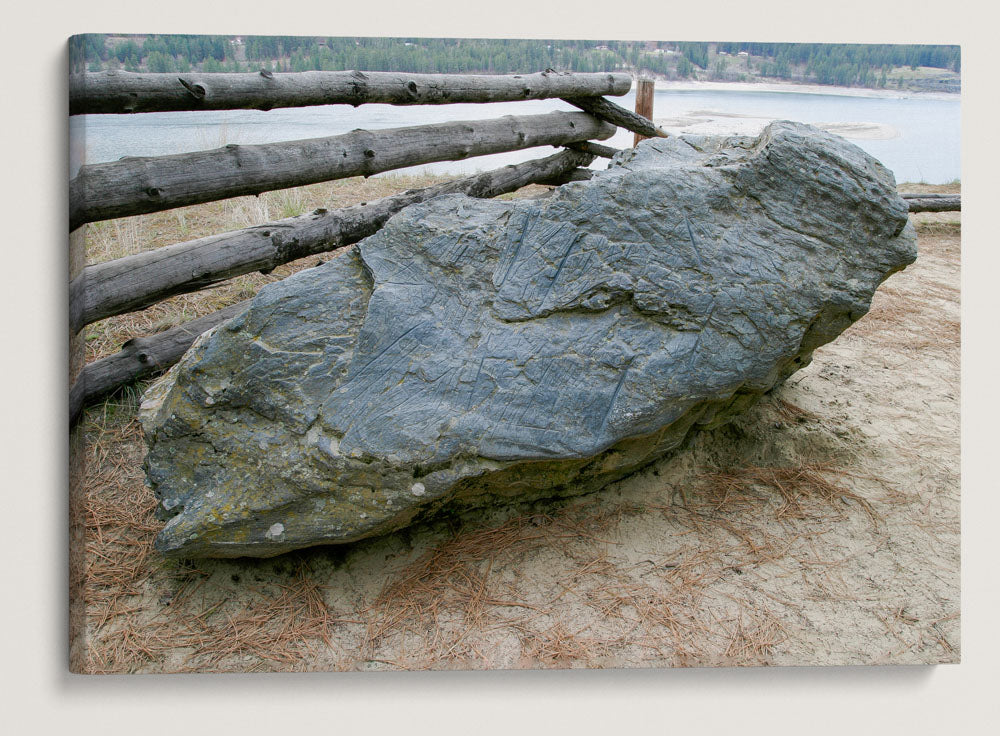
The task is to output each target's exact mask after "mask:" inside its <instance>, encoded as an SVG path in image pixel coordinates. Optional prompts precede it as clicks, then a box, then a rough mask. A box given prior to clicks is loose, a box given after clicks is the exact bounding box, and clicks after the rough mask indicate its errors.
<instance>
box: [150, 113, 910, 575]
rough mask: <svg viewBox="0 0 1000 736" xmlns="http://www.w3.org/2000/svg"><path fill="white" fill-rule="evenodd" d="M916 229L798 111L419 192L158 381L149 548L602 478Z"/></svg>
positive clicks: (784, 367)
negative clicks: (523, 195)
mask: <svg viewBox="0 0 1000 736" xmlns="http://www.w3.org/2000/svg"><path fill="white" fill-rule="evenodd" d="M914 241H915V239H914V236H913V231H912V227H910V226H908V225H907V205H906V203H905V202H903V200H902V199H900V198H899V197H898V196H897V194H896V188H895V183H894V181H893V177H892V175H891V174H890V173H889V172H888V171H887V170H886V169H885V168H883V167H882V166H881V165H880V164H879V163H878V162H877V161H875V160H874V159H872V158H871V157H870V156H868V155H867V154H865V153H864V152H862V151H861V150H860V149H858V148H857V147H855V146H853V145H852V144H850V143H848V142H847V141H845V140H843V139H841V138H838V137H836V136H833V135H830V134H827V133H823V132H821V131H819V130H816V129H814V128H811V127H809V126H805V125H800V124H794V123H787V122H781V123H774V124H772V125H771V126H769V127H768V128H767V129H766V130H765V131H764V132H763V133H762V134H761V135H760V136H759V137H757V138H729V139H696V138H687V139H678V138H670V139H654V140H647V141H644V142H643V143H641V144H640V145H639V146H638V148H636V149H634V150H631V151H627V152H624V153H623V154H619V156H618V157H617V158H616V159H615V160H614V161H613V163H612V165H611V166H610V167H609V169H608V171H606V172H601V173H600V174H598V175H596V176H595V177H594V178H593V179H592V180H590V181H588V182H582V183H574V184H569V185H566V186H564V187H562V188H560V189H559V190H557V191H556V193H555V194H554V195H552V196H550V197H547V198H543V199H537V200H520V201H482V200H476V199H470V198H467V197H465V196H462V195H454V196H447V197H442V198H439V199H436V200H434V201H431V202H426V203H423V204H418V205H413V206H411V207H408V208H407V209H405V210H403V211H402V212H400V213H399V214H398V215H396V216H395V217H393V218H392V220H391V221H390V222H389V223H388V224H387V225H386V226H385V227H384V228H383V229H382V230H381V231H380V232H379V233H378V234H376V235H374V236H372V237H370V238H368V239H366V240H365V241H363V242H361V243H360V244H358V245H357V246H356V247H354V248H352V249H351V250H349V251H347V252H345V253H343V254H342V255H340V256H338V257H337V258H334V259H332V260H331V261H329V262H328V263H326V264H325V265H323V266H321V267H317V268H313V269H310V270H307V271H303V272H300V273H298V274H296V275H295V276H292V277H290V278H288V279H285V280H284V281H281V282H278V283H274V284H271V285H270V286H268V287H266V288H264V289H263V290H261V292H260V294H259V295H258V296H257V297H256V298H255V299H254V301H253V304H252V306H251V307H250V308H249V309H248V310H247V311H246V312H244V313H243V314H242V315H240V316H238V317H236V318H234V319H232V320H231V321H230V322H228V323H225V324H223V325H221V326H219V327H218V328H216V329H215V330H213V331H211V332H209V333H206V334H205V335H204V336H202V338H200V339H199V340H198V341H197V343H196V344H195V345H194V346H193V347H192V348H191V350H190V351H189V352H188V353H187V355H186V356H185V357H184V359H183V360H182V361H181V362H180V363H179V364H178V365H177V366H175V367H174V368H173V369H172V370H171V371H170V372H169V373H168V374H167V375H166V376H165V377H164V378H162V379H161V380H160V381H159V382H158V383H157V384H156V385H154V386H153V387H152V388H150V390H149V392H148V393H147V395H146V397H145V400H144V403H143V407H142V412H141V418H142V422H143V427H144V429H145V432H146V437H147V441H148V444H149V454H148V458H147V473H148V479H149V482H150V483H151V485H152V487H153V488H154V489H155V492H156V494H157V497H158V498H159V499H160V500H161V511H162V512H163V513H164V514H165V515H167V516H169V517H170V520H169V521H168V523H167V524H166V526H165V527H164V529H163V531H162V532H160V534H159V536H158V538H157V540H156V546H157V548H158V549H159V550H160V551H162V552H163V553H165V554H168V555H173V556H181V557H213V556H214V557H230V556H238V555H253V556H259V557H266V556H271V555H276V554H279V553H282V552H286V551H288V550H292V549H295V548H298V547H306V546H309V545H316V544H326V543H343V542H352V541H354V540H358V539H361V538H364V537H368V536H372V535H376V534H382V533H385V532H388V531H391V530H393V529H396V528H399V527H401V526H402V525H405V524H407V523H409V522H411V521H412V520H413V519H414V518H415V517H417V516H418V515H420V514H423V513H425V512H433V511H435V510H437V509H439V508H440V507H442V506H443V505H449V506H463V505H479V504H486V503H492V502H494V501H496V500H503V499H507V500H510V499H514V500H520V499H530V498H533V497H542V496H546V497H547V496H552V497H555V496H560V495H568V494H577V493H583V492H587V491H592V490H595V489H597V488H600V487H601V486H603V485H605V484H607V483H609V482H611V481H614V480H616V479H618V478H621V477H623V476H625V475H626V474H628V473H631V472H633V471H635V470H636V469H637V468H639V467H641V466H642V465H644V464H647V463H649V462H651V461H653V460H655V459H657V458H659V457H661V456H663V455H664V454H665V453H668V452H669V451H671V450H672V449H674V448H676V447H677V446H678V444H679V443H680V442H681V441H682V439H683V438H684V436H685V435H686V434H687V433H688V432H689V431H691V430H692V429H693V428H697V427H700V428H708V427H713V426H716V425H718V424H719V423H721V422H724V421H726V420H727V419H728V418H730V417H731V416H733V415H734V414H735V413H736V412H740V411H742V410H744V409H745V408H747V407H748V406H750V405H751V404H753V402H755V401H756V400H757V399H758V398H759V397H760V396H761V394H763V393H764V392H765V391H767V390H769V389H771V388H772V387H773V386H775V385H776V384H777V383H779V382H780V381H782V380H784V379H785V378H786V377H787V376H789V375H790V374H791V373H792V372H794V371H795V370H797V369H798V368H801V367H802V366H803V365H805V364H806V363H807V362H808V361H809V359H810V356H811V354H812V352H813V350H814V349H815V348H816V347H818V346H819V345H822V344H823V343H826V342H828V341H829V340H832V339H833V338H835V337H836V336H837V335H838V334H840V333H841V332H842V331H843V330H844V329H845V328H846V327H847V326H848V325H850V324H851V323H852V322H853V321H855V320H856V319H858V318H859V317H861V316H862V315H863V314H865V312H867V310H868V307H869V304H870V300H871V297H872V294H873V292H874V291H875V289H876V287H877V286H878V285H879V283H881V282H882V281H883V280H884V279H885V278H886V277H887V276H888V275H889V274H891V273H893V272H894V271H897V270H899V269H901V268H903V267H904V266H906V265H907V264H909V263H911V262H912V261H913V260H914V258H915V257H916V251H915V247H914Z"/></svg>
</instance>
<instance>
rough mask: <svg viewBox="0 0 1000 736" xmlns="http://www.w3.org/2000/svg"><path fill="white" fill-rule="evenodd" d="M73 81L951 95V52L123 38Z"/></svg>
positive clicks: (84, 42)
mask: <svg viewBox="0 0 1000 736" xmlns="http://www.w3.org/2000/svg"><path fill="white" fill-rule="evenodd" d="M70 67H71V70H73V71H82V70H84V69H86V70H89V71H101V70H104V69H125V70H127V71H151V72H188V71H192V70H201V71H206V72H221V71H229V72H235V71H257V70H259V69H268V70H271V71H296V72H297V71H309V70H331V71H332V70H342V69H364V70H371V71H408V72H444V73H449V72H467V73H468V72H482V73H490V74H509V73H519V72H523V73H528V72H537V71H544V70H545V69H556V70H559V71H564V70H565V71H575V72H601V71H630V72H638V73H645V74H649V75H653V76H656V77H659V78H663V79H698V80H705V81H711V80H716V81H737V82H739V81H743V82H748V81H755V80H760V79H780V80H789V81H797V82H812V83H818V84H836V85H845V86H863V87H873V88H883V87H892V88H905V89H941V90H946V91H958V89H959V87H960V84H959V79H958V73H959V72H960V70H961V50H960V48H959V47H958V46H942V45H914V44H909V45H902V44H816V43H752V42H700V43H691V42H672V41H601V40H597V41H566V40H523V39H514V40H499V39H427V38H331V37H316V36H246V37H239V36H194V35H148V36H122V35H108V34H86V35H80V36H74V37H73V38H72V39H70Z"/></svg>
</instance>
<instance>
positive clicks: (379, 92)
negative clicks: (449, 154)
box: [69, 71, 632, 115]
mask: <svg viewBox="0 0 1000 736" xmlns="http://www.w3.org/2000/svg"><path fill="white" fill-rule="evenodd" d="M631 86H632V80H631V78H630V76H629V75H627V74H606V73H598V74H571V73H557V72H542V73H540V74H512V75H504V76H500V75H492V74H490V75H487V74H482V75H478V74H477V75H472V74H406V73H401V72H359V71H341V72H295V73H290V74H281V73H274V74H272V73H270V72H266V73H265V72H259V73H249V74H247V73H243V74H203V73H200V72H194V73H190V74H181V75H177V74H147V73H134V72H123V71H104V72H94V73H90V72H86V73H82V74H72V75H70V79H69V114H70V115H84V114H94V113H137V112H163V111H168V110H235V109H246V110H270V109H272V108H275V107H303V106H306V105H330V104H348V105H361V104H363V103H368V102H378V103H386V104H390V105H440V104H449V103H454V102H513V101H516V100H542V99H547V98H558V97H591V96H598V97H599V96H601V95H623V94H625V93H626V92H628V91H629V89H630V87H631Z"/></svg>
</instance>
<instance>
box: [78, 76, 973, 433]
mask: <svg viewBox="0 0 1000 736" xmlns="http://www.w3.org/2000/svg"><path fill="white" fill-rule="evenodd" d="M631 85H632V80H631V77H630V76H629V75H626V74H604V73H601V74H569V73H557V72H553V71H548V72H542V73H539V74H517V75H506V76H497V75H446V74H402V73H394V72H358V71H347V72H299V73H285V74H281V73H278V74H273V73H271V72H263V71H262V72H260V73H259V74H202V73H192V74H182V75H180V76H178V75H175V74H152V73H150V74H139V73H130V72H120V71H111V72H98V73H82V74H75V75H71V76H70V85H69V98H70V114H71V115H83V114H96V113H102V114H107V113H110V114H133V113H145V112H164V111H175V110H227V109H258V110H270V109H273V108H280V107H297V106H309V105H327V104H347V105H353V106H357V105H361V104H365V103H387V104H393V105H436V104H450V103H460V102H464V103H468V102H474V103H489V102H512V101H518V100H538V99H552V98H560V99H563V100H565V101H566V102H568V103H570V104H571V105H573V106H574V107H576V108H578V109H579V110H580V111H581V112H553V113H547V114H543V115H509V116H506V117H502V118H495V119H489V120H474V121H461V122H449V123H438V124H434V125H421V126H411V127H404V128H394V129H389V130H376V131H366V130H355V131H352V132H350V133H347V134H344V135H338V136H330V137H326V138H314V139H307V140H299V141H286V142H282V143H269V144H262V145H245V146H243V145H228V146H224V147H222V148H219V149H216V150H211V151H198V152H194V153H183V154H177V155H173V156H150V157H139V158H125V159H121V160H119V161H115V162H110V163H101V164H89V165H84V166H82V167H81V168H80V171H79V173H78V174H77V175H76V177H75V178H74V179H73V180H72V181H71V182H70V184H69V210H70V212H69V229H70V233H71V237H70V251H71V252H70V264H71V273H70V277H71V280H70V299H69V312H70V314H69V326H70V364H71V370H70V372H71V376H70V378H71V389H70V402H69V403H70V406H69V415H70V423H71V424H72V423H75V421H76V420H77V418H78V417H79V416H80V413H81V411H82V409H83V407H84V406H86V405H87V404H89V403H92V402H95V401H97V400H99V399H101V398H102V397H104V396H106V395H108V394H109V393H112V392H113V391H115V390H117V389H119V388H121V387H122V386H124V385H126V384H128V383H131V382H132V381H135V380H136V379H139V378H144V377H147V376H149V375H152V374H154V373H156V372H158V371H162V370H164V369H166V368H169V367H170V366H171V365H173V364H174V363H176V362H177V361H178V360H179V359H180V357H181V356H182V355H183V354H184V352H185V351H186V350H187V349H188V348H189V347H190V346H191V344H192V342H194V340H195V339H196V338H197V337H198V336H199V335H200V334H202V333H203V332H204V331H205V330H208V329H210V328H211V327H214V326H215V325H218V324H220V323H222V322H224V321H225V320H227V319H229V318H230V317H233V316H235V315H236V314H238V313H239V312H241V311H242V310H243V309H245V308H246V307H247V305H248V304H249V300H247V301H245V302H240V303H238V304H233V305H231V306H229V307H226V308H225V309H222V310H220V311H218V312H215V313H213V314H209V315H206V316H203V317H200V318H198V319H195V320H192V321H191V322H188V323H185V324H182V325H179V326H176V327H173V328H171V329H169V330H166V331H165V332H161V333H158V334H155V335H151V336H146V337H136V338H133V339H131V340H129V341H127V342H126V343H125V344H124V346H123V348H122V350H121V351H120V352H118V353H116V354H114V355H111V356H108V357H106V358H102V359H100V360H97V361H94V362H92V363H89V364H86V365H83V359H82V352H83V347H82V345H83V342H82V339H81V336H80V334H79V333H80V331H81V330H82V329H83V328H84V327H85V326H86V325H88V324H90V323H92V322H96V321H98V320H101V319H105V318H107V317H110V316H113V315H117V314H123V313H126V312H132V311H136V310H140V309H144V308H146V307H149V306H150V305H152V304H155V303H157V302H159V301H162V300H163V299H166V298H168V297H171V296H174V295H177V294H183V293H187V292H192V291H196V290H199V289H203V288H205V287H208V286H211V285H214V284H217V283H219V282H221V281H224V280H226V279H230V278H233V277H235V276H239V275H241V274H246V273H251V272H253V271H262V272H265V273H266V272H269V271H270V270H272V269H273V268H275V267H276V266H278V265H281V264H283V263H287V262H289V261H293V260H296V259H299V258H303V257H305V256H309V255H315V254H318V253H323V252H327V251H331V250H335V249H337V248H341V247H343V246H346V245H350V244H352V243H356V242H358V241H359V240H361V239H363V238H365V237H367V236H369V235H371V234H373V233H375V232H377V231H378V230H379V229H380V228H381V227H382V226H383V225H384V224H385V223H386V221H387V220H388V219H389V218H390V217H391V216H392V215H393V214H395V213H396V212H398V211H399V210H401V209H403V208H404V207H406V206H408V205H410V204H414V203H416V202H423V201H425V200H427V199H430V198H432V197H437V196H441V195H443V194H452V193H463V194H466V195H468V196H472V197H483V198H486V197H495V196H497V195H500V194H504V193H507V192H512V191H515V190H517V189H520V188H521V187H523V186H526V185H528V184H533V183H542V184H560V183H564V182H566V181H571V180H580V179H586V178H588V177H589V176H590V171H589V170H588V169H586V168H585V167H587V166H588V165H589V164H590V163H591V162H592V161H593V160H594V157H596V156H602V157H606V158H610V157H612V156H614V155H615V154H616V153H617V151H616V150H615V149H613V148H610V147H609V146H606V145H602V144H600V143H597V142H596V141H599V140H605V139H607V138H610V137H611V136H612V135H613V134H614V132H615V128H616V127H620V128H624V129H626V130H629V131H632V132H633V133H635V134H636V140H638V139H640V138H645V137H654V136H660V137H666V136H667V133H666V132H664V131H663V130H662V129H660V128H659V127H657V126H656V125H654V124H653V122H652V121H651V120H650V119H649V118H650V117H651V115H652V108H651V94H650V92H651V89H652V85H651V84H650V85H646V86H645V87H644V90H645V91H646V94H645V96H644V97H643V98H642V101H641V102H640V104H639V105H637V110H639V111H641V112H643V113H644V115H645V116H644V115H640V114H637V113H636V112H632V111H630V110H626V109H625V108H623V107H620V106H619V105H616V104H615V103H614V102H612V101H610V100H608V99H606V98H605V95H612V96H616V95H623V94H625V93H627V92H628V91H629V89H630V88H631ZM546 145H548V146H556V147H562V148H563V149H564V150H562V151H561V152H558V153H556V154H553V155H550V156H547V157H545V158H539V159H534V160H531V161H528V162H525V163H521V164H516V165H513V166H505V167H503V168H500V169H496V170H494V171H489V172H486V173H483V174H477V175H475V176H470V177H466V178H463V179H458V180H456V181H451V182H447V183H445V184H440V185H437V186H432V187H426V188H423V189H415V190H410V191H407V192H403V193H402V194H396V195H393V196H390V197H385V198H383V199H380V200H378V201H375V202H368V203H365V204H362V205H356V206H354V207H345V208H342V209H337V210H326V209H322V208H321V209H317V210H315V211H313V212H312V213H309V214H306V215H301V216H298V217H292V218H288V219H284V220H278V221H275V222H269V223H266V224H263V225H259V226H255V227H250V228H245V229H242V230H236V231H233V232H228V233H222V234H219V235H212V236H209V237H205V238H199V239H198V240H192V241H189V242H185V243H177V244H174V245H169V246H165V247H162V248H157V249H155V250H151V251H146V252H142V253H139V254H137V255H133V256H126V257H124V258H119V259H116V260H112V261H108V262H105V263H99V264H94V265H91V266H86V267H83V266H82V264H83V262H84V259H83V254H82V249H83V242H84V237H82V235H83V230H81V229H80V228H82V227H83V226H85V225H86V224H87V223H90V222H96V221H99V220H107V219H111V218H117V217H125V216H129V215H137V214H144V213H149V212H157V211H160V210H165V209H170V208H174V207H182V206H186V205H191V204H196V203H202V202H210V201H215V200H218V199H224V198H229V197H236V196H241V195H247V194H259V193H261V192H265V191H270V190H274V189H284V188H288V187H294V186H302V185H305V184H314V183H317V182H322V181H331V180H335V179H341V178H345V177H351V176H359V175H361V176H370V175H372V174H376V173H380V172H384V171H391V170H395V169H400V168H405V167H409V166H416V165H421V164H426V163H432V162H435V161H446V160H461V159H464V158H467V157H472V156H482V155H487V154H491V153H500V152H506V151H516V150H521V149H525V148H532V147H537V146H546ZM908 201H909V202H910V209H911V211H914V212H920V211H943V210H947V209H958V208H959V207H960V204H959V202H958V198H957V197H953V196H951V195H948V196H939V195H913V197H912V198H910V199H908ZM74 373H75V376H74V375H73V374H74ZM74 378H75V380H73V379H74Z"/></svg>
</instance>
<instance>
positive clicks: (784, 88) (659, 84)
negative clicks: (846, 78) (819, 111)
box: [653, 79, 959, 100]
mask: <svg viewBox="0 0 1000 736" xmlns="http://www.w3.org/2000/svg"><path fill="white" fill-rule="evenodd" d="M653 87H654V89H660V90H671V89H682V90H684V89H686V90H701V91H703V92H712V91H719V92H793V93H798V94H808V95H838V96H842V97H879V98H883V99H905V98H910V97H915V98H921V99H925V100H954V99H958V97H959V95H958V94H955V93H949V92H914V91H909V90H907V91H903V90H891V89H869V88H867V87H837V86H835V85H832V84H799V83H798V82H777V81H773V82H695V81H691V80H676V81H667V80H662V79H658V80H656V81H655V82H654V85H653Z"/></svg>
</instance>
